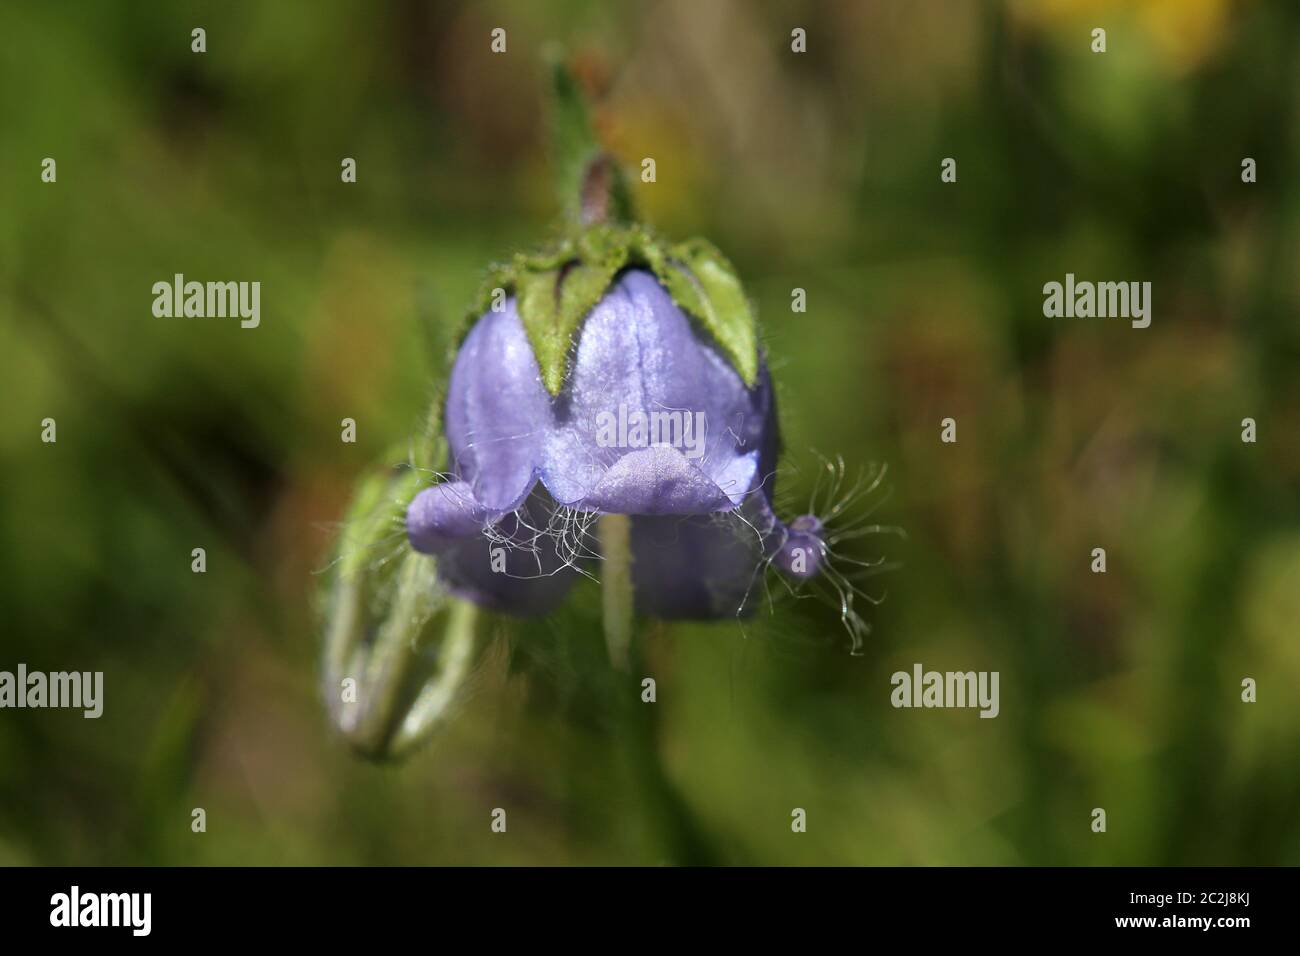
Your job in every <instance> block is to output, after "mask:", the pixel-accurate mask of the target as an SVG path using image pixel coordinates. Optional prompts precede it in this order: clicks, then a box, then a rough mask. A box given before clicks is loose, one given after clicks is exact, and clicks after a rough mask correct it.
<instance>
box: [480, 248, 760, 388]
mask: <svg viewBox="0 0 1300 956" xmlns="http://www.w3.org/2000/svg"><path fill="white" fill-rule="evenodd" d="M633 266H643V267H646V268H648V269H650V270H651V271H652V272H653V273H654V274H655V276H656V278H658V279H659V282H660V284H662V285H663V287H664V288H665V289H666V290H667V291H668V294H669V295H670V296H671V297H672V300H673V302H675V303H676V304H677V306H678V307H679V308H680V309H682V310H683V311H684V312H686V313H687V314H688V315H690V316H692V317H693V318H694V319H695V320H696V321H697V322H698V323H699V324H700V326H701V327H702V328H703V329H704V330H705V331H706V332H707V333H708V334H709V335H710V336H712V338H713V340H714V341H715V342H716V343H717V345H718V347H719V348H720V349H721V350H722V353H723V354H724V355H725V356H726V358H727V360H728V361H729V362H730V363H731V364H732V366H733V367H734V368H735V369H736V371H737V373H739V375H740V377H741V379H742V380H743V381H744V383H745V385H746V386H747V387H751V388H752V387H753V385H754V383H755V382H756V381H757V378H758V330H757V326H756V322H755V318H754V311H753V309H752V308H750V304H749V300H748V299H747V298H746V297H745V292H744V289H743V288H742V286H741V284H740V279H739V277H738V276H737V275H736V271H735V269H733V268H732V266H731V263H730V262H728V261H727V259H726V257H725V256H723V255H722V253H720V252H719V251H718V250H717V249H716V248H715V247H714V246H713V244H712V243H709V242H707V241H706V240H704V239H691V240H688V241H686V242H681V243H676V244H671V243H668V242H666V241H664V240H662V239H660V238H659V237H658V236H657V235H655V234H654V233H653V232H652V231H651V230H650V229H648V228H647V227H645V226H642V225H632V226H623V225H614V224H610V223H597V224H594V225H590V226H585V227H580V228H578V229H576V230H574V231H573V232H572V233H571V234H570V235H568V236H565V237H564V238H562V239H561V240H559V241H558V242H556V243H554V244H553V245H551V246H550V247H548V248H547V249H545V250H543V251H541V252H538V253H535V254H519V255H516V256H515V257H514V259H513V260H512V261H511V262H510V263H509V264H503V265H496V266H493V267H491V268H490V269H489V271H488V276H487V280H486V282H485V283H484V285H483V288H482V291H481V292H480V294H479V296H478V299H477V300H476V306H475V311H474V312H472V313H471V315H470V317H469V321H470V322H471V323H472V322H473V321H474V320H476V319H477V318H478V317H479V316H480V315H482V314H483V313H484V312H486V311H488V310H489V309H490V308H491V307H492V304H493V298H494V293H495V290H497V289H501V290H503V291H504V292H505V294H507V295H510V294H512V293H513V294H514V295H516V296H517V299H518V302H517V307H518V310H519V317H520V320H521V321H522V322H523V325H524V330H525V331H526V332H527V334H528V341H529V344H531V345H532V347H533V353H534V355H536V357H537V365H538V368H540V369H541V373H542V382H543V384H544V385H545V386H546V390H547V391H548V392H549V393H550V394H552V395H557V394H559V391H560V389H561V387H562V386H563V384H564V378H565V375H566V374H567V372H568V359H569V352H570V349H571V347H572V345H573V343H574V341H575V340H576V338H577V334H578V331H579V329H580V328H581V326H582V321H583V319H585V318H586V317H587V314H588V313H589V312H590V311H591V309H592V308H593V307H594V306H595V305H596V303H597V302H599V301H600V300H601V298H603V297H604V295H605V293H606V292H607V291H608V290H609V287H610V285H611V283H612V282H613V281H614V278H615V276H617V275H618V273H619V272H620V271H621V270H622V269H625V268H628V267H633ZM467 329H468V326H467Z"/></svg>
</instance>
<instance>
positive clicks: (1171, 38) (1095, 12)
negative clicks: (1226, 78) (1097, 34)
mask: <svg viewBox="0 0 1300 956" xmlns="http://www.w3.org/2000/svg"><path fill="white" fill-rule="evenodd" d="M1232 7H1233V0H1012V3H1011V5H1010V10H1011V14H1012V17H1013V19H1015V20H1017V21H1020V22H1022V23H1026V24H1030V25H1033V26H1037V27H1041V28H1046V29H1054V30H1061V29H1067V28H1068V29H1073V28H1074V27H1085V26H1086V27H1087V28H1088V29H1091V28H1092V27H1104V28H1105V29H1106V31H1107V34H1108V37H1109V42H1110V43H1112V44H1114V43H1117V42H1121V41H1120V40H1119V39H1118V36H1117V33H1118V31H1121V30H1122V29H1124V27H1125V26H1126V25H1129V24H1136V25H1137V26H1138V27H1139V28H1140V29H1141V30H1142V31H1143V33H1144V34H1145V36H1146V38H1147V39H1148V40H1149V41H1150V46H1151V49H1152V50H1154V51H1155V53H1156V54H1157V55H1158V56H1159V57H1160V59H1161V66H1163V67H1165V68H1166V69H1167V70H1168V71H1170V72H1174V73H1189V72H1191V71H1193V70H1195V69H1197V68H1199V67H1200V66H1201V65H1202V64H1203V63H1204V62H1205V61H1206V60H1207V59H1209V58H1210V57H1211V56H1212V55H1213V54H1214V52H1215V51H1216V50H1217V49H1218V48H1219V46H1220V44H1221V43H1222V41H1223V38H1224V36H1225V34H1226V33H1227V30H1228V28H1229V27H1228V20H1229V16H1230V14H1231V11H1232ZM1085 36H1086V33H1085Z"/></svg>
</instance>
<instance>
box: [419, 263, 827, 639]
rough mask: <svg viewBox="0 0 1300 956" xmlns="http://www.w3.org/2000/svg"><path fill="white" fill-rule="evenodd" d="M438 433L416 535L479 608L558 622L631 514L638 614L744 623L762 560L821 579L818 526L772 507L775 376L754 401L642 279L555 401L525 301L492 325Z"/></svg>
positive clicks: (466, 364)
mask: <svg viewBox="0 0 1300 956" xmlns="http://www.w3.org/2000/svg"><path fill="white" fill-rule="evenodd" d="M445 433H446V437H447V441H448V444H449V446H450V452H451V460H450V463H449V474H448V476H447V477H448V480H446V481H444V482H442V483H441V484H437V485H434V486H433V487H430V488H426V489H424V490H423V491H421V492H420V493H419V494H418V495H417V496H416V497H415V499H414V500H413V501H412V502H411V505H410V507H409V509H408V511H407V518H406V524H407V532H408V535H409V538H410V542H411V544H412V546H413V547H414V548H415V549H416V550H418V551H421V552H424V553H428V554H436V555H438V556H439V563H438V569H439V576H440V578H441V579H442V580H443V582H444V583H445V585H446V586H447V587H448V588H449V589H450V590H452V591H453V592H455V593H457V594H459V595H460V596H463V597H466V598H468V599H470V600H473V601H475V602H476V603H479V604H482V605H485V606H489V607H493V608H496V609H499V610H504V611H508V612H512V613H520V614H529V613H544V612H545V611H547V610H549V609H550V608H552V607H554V606H555V604H557V603H558V602H559V601H560V600H561V599H562V598H563V597H564V594H565V592H566V591H567V590H568V588H569V587H570V586H571V585H572V583H573V581H574V580H575V578H576V577H577V575H578V574H580V573H582V572H583V571H584V570H586V568H587V567H588V566H589V562H590V561H591V560H592V559H594V558H596V557H598V555H597V554H596V545H595V542H594V538H593V537H592V536H591V535H589V534H588V533H587V528H588V526H589V524H590V522H591V521H592V520H593V519H594V517H595V516H597V515H599V514H626V515H633V516H635V517H634V518H633V520H632V548H633V555H634V561H633V583H634V586H635V591H636V599H637V607H638V609H639V610H640V611H642V612H643V613H646V614H650V615H653V616H657V617H666V618H675V617H703V618H712V617H721V616H730V615H735V614H737V613H738V612H742V613H743V611H748V610H750V609H751V608H750V607H749V604H752V603H754V602H747V601H746V597H747V595H748V594H749V592H750V591H751V590H752V585H753V582H754V580H755V577H756V574H757V573H758V571H759V570H760V569H761V567H762V566H763V565H764V564H766V563H767V562H768V561H769V560H770V561H771V562H772V563H774V564H775V565H776V566H777V567H778V568H779V569H780V570H781V571H783V572H785V573H786V574H788V575H790V576H791V577H793V578H796V579H805V578H809V577H812V576H814V575H816V574H817V573H818V571H819V569H820V568H821V566H822V562H823V558H824V552H825V544H824V540H823V536H822V529H821V524H820V522H819V521H817V519H816V518H814V517H812V516H805V517H804V518H800V519H797V520H796V521H795V522H794V523H793V524H791V525H790V526H788V527H787V526H786V525H784V524H782V523H781V522H780V521H779V520H778V519H777V518H776V516H775V514H774V513H773V511H772V508H771V499H772V493H773V485H774V475H775V467H776V456H777V451H778V435H777V422H776V408H775V402H774V396H773V390H772V385H771V380H770V378H769V376H768V374H767V370H766V367H765V366H763V365H762V364H761V363H760V366H759V370H758V375H757V376H756V381H755V384H754V386H753V387H752V388H750V387H746V385H745V383H744V381H743V380H742V378H741V376H740V374H739V373H738V372H737V371H736V369H735V368H734V367H733V366H732V364H731V363H730V362H729V361H728V359H727V358H726V357H724V355H723V354H722V352H721V351H720V350H719V349H718V348H717V346H716V345H715V344H714V343H713V342H712V341H711V340H710V338H709V337H708V336H707V335H705V334H703V333H702V332H701V330H700V329H699V328H697V327H696V326H695V325H694V324H693V323H692V320H691V319H690V318H689V317H688V316H687V315H686V314H685V313H684V312H683V311H682V310H681V309H680V308H678V306H677V305H676V304H675V303H674V302H673V300H672V298H671V297H670V295H669V293H668V292H667V291H666V290H665V289H664V287H663V286H662V285H660V283H659V281H658V280H657V278H656V277H655V275H654V274H653V273H651V272H649V271H646V270H643V269H629V270H626V271H623V272H622V273H620V274H619V275H618V276H617V278H616V280H615V281H614V282H613V284H612V285H610V286H609V288H608V289H607V290H606V292H605V294H604V295H603V296H602V297H601V298H600V299H599V301H598V302H597V303H596V305H595V306H594V308H592V309H591V311H590V313H589V314H588V315H587V316H586V318H585V321H583V323H582V325H581V329H580V331H579V333H578V335H577V337H576V343H575V349H574V352H573V355H572V359H571V364H570V366H569V370H568V374H567V376H566V377H565V378H564V381H563V386H562V387H561V389H560V391H559V393H558V394H557V395H555V396H552V395H551V394H549V393H548V391H547V389H546V387H545V386H544V384H543V378H542V374H541V370H540V368H539V365H538V361H537V358H536V356H535V353H534V349H533V347H532V345H531V343H530V340H529V337H528V335H527V333H526V331H525V327H524V324H523V322H522V321H521V319H520V316H519V313H518V304H517V300H516V299H515V298H513V297H512V298H510V299H508V300H507V301H506V303H505V308H504V309H503V310H502V311H499V312H494V311H488V312H486V313H484V314H483V315H482V316H481V317H480V318H479V319H478V320H477V322H476V323H475V324H474V326H473V328H472V329H471V330H470V332H469V334H468V336H467V337H466V338H465V340H464V342H463V344H462V346H461V348H460V352H459V354H458V356H457V358H456V362H455V366H454V368H453V370H452V374H451V381H450V385H449V389H448V395H447V403H446V411H445ZM494 561H495V563H494ZM742 606H744V607H743V611H742Z"/></svg>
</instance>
